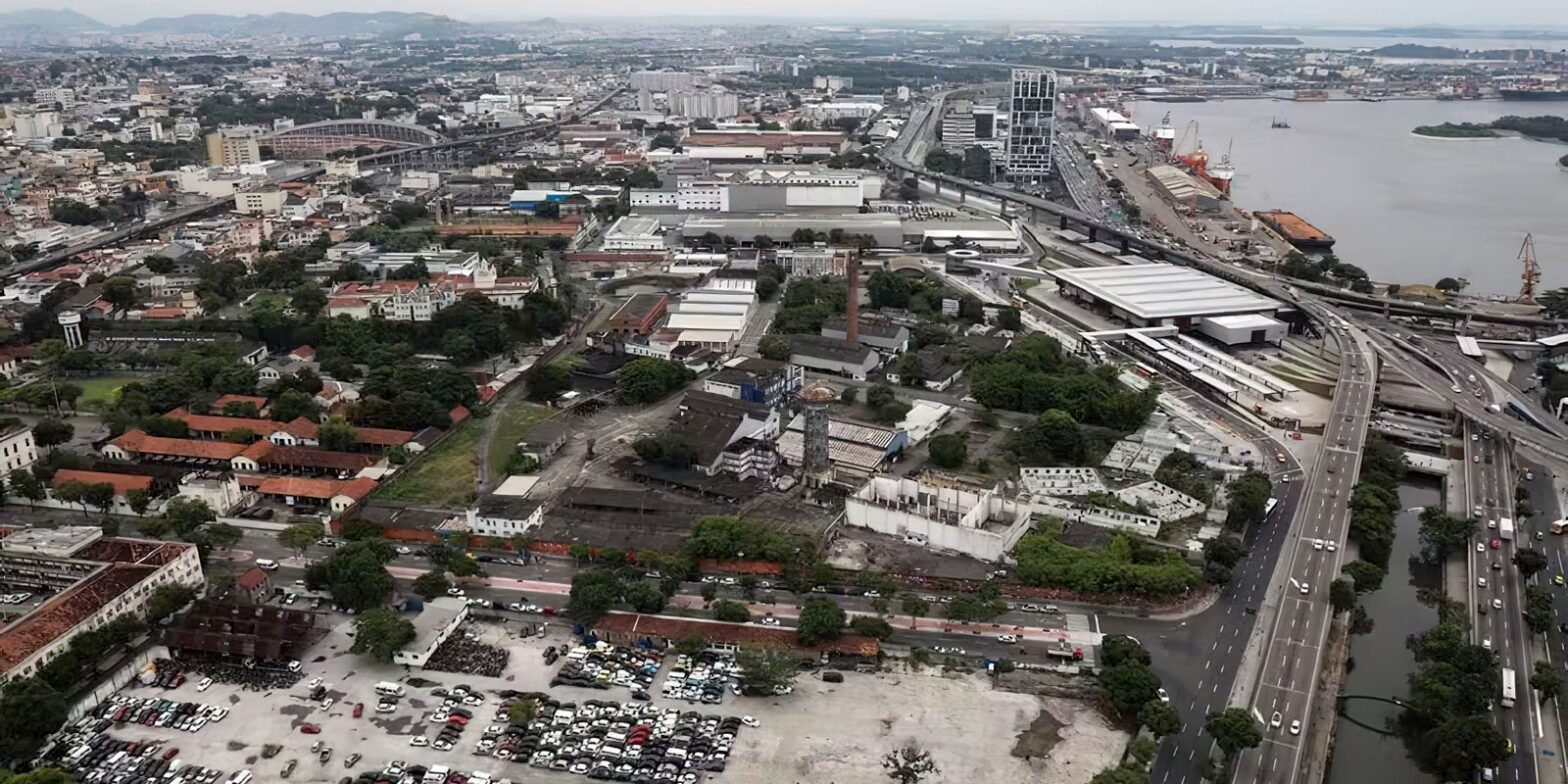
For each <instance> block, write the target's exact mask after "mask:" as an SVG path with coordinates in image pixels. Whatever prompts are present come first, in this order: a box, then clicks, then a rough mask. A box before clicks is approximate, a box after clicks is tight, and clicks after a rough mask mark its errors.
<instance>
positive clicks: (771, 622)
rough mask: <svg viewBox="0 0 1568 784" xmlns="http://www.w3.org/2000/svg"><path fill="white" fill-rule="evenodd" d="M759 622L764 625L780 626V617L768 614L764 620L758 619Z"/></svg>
mask: <svg viewBox="0 0 1568 784" xmlns="http://www.w3.org/2000/svg"><path fill="white" fill-rule="evenodd" d="M757 623H760V624H762V625H763V626H778V625H779V619H777V618H774V617H773V616H771V615H770V616H768V617H766V618H763V619H762V620H759V621H757Z"/></svg>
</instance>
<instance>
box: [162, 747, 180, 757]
mask: <svg viewBox="0 0 1568 784" xmlns="http://www.w3.org/2000/svg"><path fill="white" fill-rule="evenodd" d="M178 756H180V749H179V747H175V748H172V749H169V750H168V751H165V752H164V753H163V758H164V759H166V760H172V759H174V758H175V757H178Z"/></svg>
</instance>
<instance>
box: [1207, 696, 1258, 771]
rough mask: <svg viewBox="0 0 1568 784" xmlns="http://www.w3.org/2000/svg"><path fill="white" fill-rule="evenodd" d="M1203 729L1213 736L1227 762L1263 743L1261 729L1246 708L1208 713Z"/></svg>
mask: <svg viewBox="0 0 1568 784" xmlns="http://www.w3.org/2000/svg"><path fill="white" fill-rule="evenodd" d="M1203 728H1204V729H1205V730H1208V733H1209V734H1210V735H1212V736H1214V742H1215V743H1216V744H1218V745H1219V747H1220V750H1221V751H1223V752H1225V758H1226V759H1227V760H1229V759H1233V758H1235V756H1236V755H1237V754H1239V753H1240V752H1242V751H1244V750H1246V749H1253V748H1257V746H1258V744H1260V743H1262V742H1263V729H1262V728H1261V727H1259V726H1258V722H1257V721H1256V720H1254V719H1253V718H1252V714H1251V713H1248V712H1247V709H1246V708H1226V709H1225V710H1223V711H1220V712H1218V713H1210V714H1209V717H1208V718H1207V719H1206V720H1204V722H1203Z"/></svg>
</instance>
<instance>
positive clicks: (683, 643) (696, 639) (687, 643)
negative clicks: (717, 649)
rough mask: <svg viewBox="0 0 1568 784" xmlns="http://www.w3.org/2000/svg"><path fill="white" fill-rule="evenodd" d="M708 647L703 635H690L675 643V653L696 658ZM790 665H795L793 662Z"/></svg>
mask: <svg viewBox="0 0 1568 784" xmlns="http://www.w3.org/2000/svg"><path fill="white" fill-rule="evenodd" d="M707 647H708V643H707V641H705V640H703V639H702V635H699V634H688V635H686V636H685V637H682V638H680V639H678V640H676V641H675V652H676V653H680V654H685V655H687V656H696V655H697V654H699V653H702V652H703V651H704V650H706V649H707ZM790 663H791V664H792V665H793V664H794V662H793V661H792V662H790Z"/></svg>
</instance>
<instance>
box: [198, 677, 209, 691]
mask: <svg viewBox="0 0 1568 784" xmlns="http://www.w3.org/2000/svg"><path fill="white" fill-rule="evenodd" d="M210 688H212V679H211V678H202V679H201V683H198V684H196V691H206V690H208V689H210Z"/></svg>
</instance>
